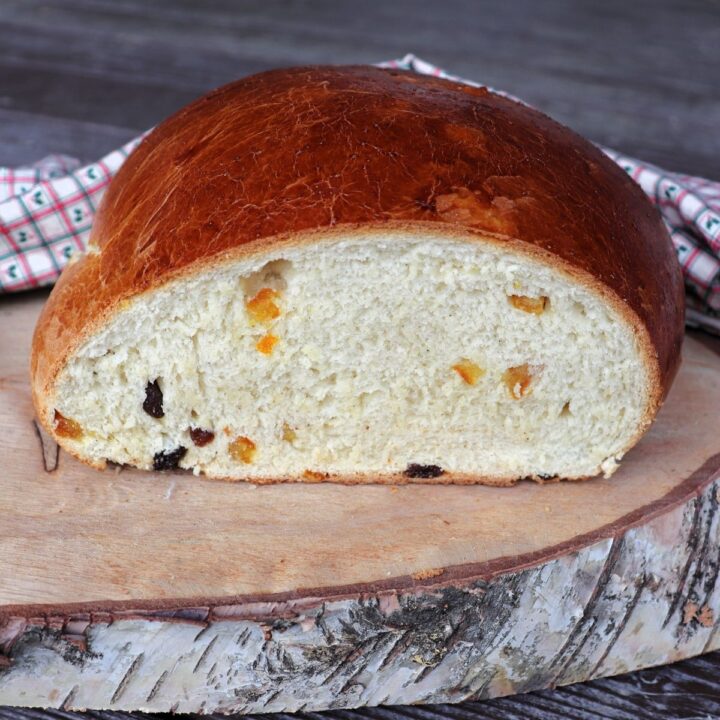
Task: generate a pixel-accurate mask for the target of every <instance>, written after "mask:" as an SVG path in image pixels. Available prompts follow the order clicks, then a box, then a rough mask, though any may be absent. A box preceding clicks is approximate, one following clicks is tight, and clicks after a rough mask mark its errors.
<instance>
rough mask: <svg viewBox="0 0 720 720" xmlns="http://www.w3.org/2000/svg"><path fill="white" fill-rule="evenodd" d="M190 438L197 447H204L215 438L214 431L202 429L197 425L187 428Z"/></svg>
mask: <svg viewBox="0 0 720 720" xmlns="http://www.w3.org/2000/svg"><path fill="white" fill-rule="evenodd" d="M188 432H189V433H190V438H191V439H192V441H193V443H194V444H195V445H196V446H197V447H205V446H206V445H209V444H210V443H211V442H212V441H213V440H214V439H215V433H214V432H213V431H212V430H203V429H202V428H199V427H190V428H188Z"/></svg>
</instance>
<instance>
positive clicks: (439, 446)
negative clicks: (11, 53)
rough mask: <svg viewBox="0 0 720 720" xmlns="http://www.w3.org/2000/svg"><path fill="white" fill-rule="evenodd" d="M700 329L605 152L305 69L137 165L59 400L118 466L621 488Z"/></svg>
mask: <svg viewBox="0 0 720 720" xmlns="http://www.w3.org/2000/svg"><path fill="white" fill-rule="evenodd" d="M682 332H683V288H682V280H681V275H680V271H679V268H678V264H677V261H676V258H675V254H674V251H673V248H672V245H671V242H670V239H669V237H668V234H667V232H666V230H665V229H664V227H663V225H662V222H661V220H660V217H659V215H658V213H657V212H656V211H655V209H654V208H653V207H652V206H651V204H650V202H649V201H648V200H647V199H646V198H645V196H644V194H643V193H642V191H641V190H640V189H639V188H638V187H637V186H636V185H635V184H634V183H633V182H632V180H630V179H629V178H628V177H627V176H626V175H625V173H624V172H623V171H622V170H621V169H620V168H618V167H616V166H615V164H614V163H612V162H611V161H610V160H609V159H607V158H606V157H605V156H604V155H603V154H602V153H601V152H600V151H599V150H598V149H596V148H595V147H594V146H593V145H591V144H590V143H589V142H587V141H585V140H583V139H582V138H580V137H579V136H577V135H576V134H575V133H573V132H571V131H570V130H568V129H567V128H565V127H563V126H562V125H559V124H558V123H556V122H554V121H553V120H551V119H550V118H548V117H546V116H545V115H543V114H541V113H539V112H537V111H535V110H532V109H530V108H528V107H525V106H523V105H521V104H518V103H515V102H512V101H510V100H507V99H505V98H503V97H499V96H498V95H495V94H493V93H490V92H488V91H486V90H483V89H476V88H472V87H468V86H465V85H461V84H457V83H453V82H449V81H445V80H440V79H436V78H427V77H420V76H416V75H412V74H409V73H407V72H403V71H393V70H380V69H375V68H371V67H309V68H295V69H290V70H277V71H273V72H267V73H263V74H260V75H256V76H254V77H249V78H246V79H244V80H240V81H239V82H235V83H233V84H231V85H227V86H225V87H222V88H220V89H219V90H216V91H214V92H212V93H210V94H209V95H206V96H205V97H203V98H201V99H200V100H198V101H196V102H194V103H192V104H191V105H189V106H188V107H186V108H184V109H182V110H181V111H180V112H178V113H177V114H176V115H174V116H173V117H171V118H170V119H169V120H166V121H165V122H163V123H162V124H161V125H159V126H158V127H157V128H156V129H155V130H153V132H151V133H150V135H149V136H148V137H147V138H146V139H145V140H144V141H143V142H142V144H141V145H140V146H139V147H138V149H137V150H135V152H134V153H132V155H131V156H130V158H129V159H128V160H127V162H126V163H125V165H124V166H123V167H122V169H121V170H120V172H119V173H118V175H117V177H116V178H115V179H114V180H113V182H112V183H111V185H110V188H109V189H108V191H107V194H106V196H105V198H104V199H103V202H102V205H101V208H100V210H99V213H98V216H97V219H96V222H95V226H94V228H93V231H92V237H91V240H90V246H89V249H88V251H87V253H85V254H84V255H82V256H80V257H78V258H77V259H75V260H74V261H73V262H71V264H70V265H69V266H68V268H67V269H66V270H65V271H64V272H63V274H62V277H61V278H60V281H59V282H58V284H57V285H56V287H55V289H54V290H53V292H52V294H51V295H50V299H49V301H48V302H47V305H46V306H45V308H44V310H43V312H42V315H41V317H40V319H39V321H38V325H37V328H36V331H35V336H34V341H33V349H32V387H33V395H34V402H35V407H36V410H37V413H38V416H39V418H40V420H41V422H42V424H43V425H44V426H45V427H46V428H47V430H48V431H49V432H50V433H52V435H53V436H54V437H55V439H56V440H57V442H58V443H59V444H60V445H61V446H62V447H63V448H64V449H65V450H67V451H68V452H69V453H71V454H72V455H74V456H75V457H77V458H79V459H80V460H82V461H83V462H86V463H88V464H90V465H93V466H95V467H97V468H102V467H104V466H105V465H106V462H108V461H111V462H113V463H121V464H129V465H133V466H137V467H139V468H146V469H153V468H155V469H158V470H162V469H172V468H187V469H192V470H193V471H195V473H204V474H205V475H208V476H210V477H215V478H226V479H234V480H241V479H244V480H250V481H253V482H277V481H297V482H317V481H322V480H328V481H336V482H344V483H360V482H390V483H394V482H408V481H411V482H457V483H491V484H510V483H512V482H514V481H516V480H518V479H520V478H532V479H535V480H547V479H557V478H582V477H588V476H593V475H596V474H598V473H604V474H605V475H606V476H608V475H610V474H611V473H612V472H613V471H614V470H615V469H616V468H617V467H618V463H619V461H620V459H621V457H622V456H623V454H624V453H625V452H626V451H627V450H628V449H629V448H630V447H632V446H633V445H634V444H635V443H636V442H637V441H638V439H639V438H640V437H641V436H642V434H643V433H644V432H645V431H646V430H647V428H648V426H649V425H650V423H651V422H652V420H653V418H654V416H655V414H656V413H657V411H658V409H659V407H660V405H661V404H662V402H663V400H664V398H665V396H666V394H667V392H668V389H669V387H670V384H671V382H672V380H673V377H674V375H675V372H676V370H677V367H678V364H679V361H680V346H681V340H682Z"/></svg>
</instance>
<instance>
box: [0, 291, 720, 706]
mask: <svg viewBox="0 0 720 720" xmlns="http://www.w3.org/2000/svg"><path fill="white" fill-rule="evenodd" d="M42 299H43V298H42V297H38V296H36V297H26V298H24V299H13V300H10V301H7V302H4V303H3V304H2V305H0V322H2V327H3V329H4V333H5V334H4V338H5V343H4V344H3V348H2V350H1V351H0V427H2V428H3V432H2V435H1V436H0V467H1V468H2V472H1V474H0V578H2V582H0V668H1V667H2V665H3V663H4V664H5V665H6V666H7V668H6V670H5V671H4V672H3V671H2V669H0V703H3V702H6V703H15V704H45V705H56V706H60V705H62V706H64V707H66V708H70V707H93V708H100V707H116V708H122V709H127V710H130V709H148V710H178V711H182V712H213V711H216V710H221V711H223V712H230V711H247V712H251V711H255V712H257V711H260V710H262V711H269V710H297V709H300V708H305V709H324V708H328V707H349V706H354V705H360V704H377V703H380V702H393V703H396V702H397V703H400V702H402V703H404V702H425V701H427V702H431V701H432V702H440V701H443V702H451V701H458V700H461V699H467V698H470V697H487V696H492V695H498V694H504V693H508V692H518V691H524V690H527V689H533V688H537V687H546V686H547V685H550V684H558V683H563V682H572V681H575V680H580V679H586V678H588V677H593V676H597V675H601V674H608V673H612V672H620V671H623V670H627V669H631V668H635V667H642V666H645V665H649V664H654V663H657V662H665V661H669V660H672V659H677V658H679V657H686V656H689V655H692V654H696V653H698V652H702V651H704V650H708V649H711V648H714V647H715V646H717V645H720V636H719V633H718V627H717V626H718V623H717V621H716V616H717V615H718V614H719V613H720V592H718V591H717V588H716V586H717V584H718V583H717V578H718V572H719V570H718V557H717V555H718V553H717V544H718V539H719V537H718V536H719V534H720V530H719V528H718V525H719V523H718V513H717V506H718V487H716V485H717V484H718V483H717V482H716V481H717V477H718V474H719V471H720V432H718V419H719V416H720V357H719V356H718V355H717V354H715V353H714V352H713V351H711V350H710V349H708V348H706V347H704V346H703V345H702V344H701V343H699V342H698V341H697V340H693V339H690V338H688V339H687V341H686V344H685V350H684V362H683V366H682V368H681V371H680V373H679V376H678V378H677V380H676V382H675V385H674V387H673V389H672V391H671V394H670V397H669V399H668V401H667V403H666V405H665V406H664V407H663V409H662V411H661V413H660V415H659V418H658V420H657V421H656V423H655V424H654V426H653V427H652V429H651V431H650V432H649V433H648V435H647V436H646V437H645V438H644V439H643V440H642V441H641V442H640V444H639V445H638V446H637V447H636V448H635V449H633V450H632V451H631V452H630V453H629V454H628V455H627V456H626V458H625V460H624V461H623V464H622V466H621V468H620V470H619V471H618V472H617V473H616V474H615V475H614V476H613V478H612V479H610V480H604V479H594V480H591V481H587V482H580V483H569V482H563V483H555V484H549V485H544V486H541V485H536V484H533V483H530V482H522V483H519V484H518V485H517V486H515V487H513V488H491V487H481V486H438V485H424V486H420V485H406V486H399V487H388V486H353V487H344V486H335V485H330V484H311V485H292V484H287V485H270V486H261V487H254V486H251V485H246V484H242V483H240V484H229V483H222V482H216V481H209V480H205V479H203V478H195V477H193V476H191V475H187V474H158V473H143V472H138V471H131V470H122V471H120V472H116V471H115V470H108V471H105V472H98V471H95V470H92V469H90V468H86V467H84V466H82V465H80V464H79V463H77V462H76V461H74V460H73V459H71V458H70V457H69V456H67V455H65V454H64V453H62V452H60V453H58V449H57V446H56V445H55V444H54V443H52V442H51V441H49V439H48V438H47V436H45V435H44V434H43V433H42V431H40V430H39V429H38V428H37V426H36V425H35V424H34V421H33V410H32V406H31V402H30V394H29V388H28V380H27V367H26V366H27V357H28V348H29V343H30V336H31V332H32V327H33V324H34V320H35V317H36V315H37V313H38V311H39V308H40V305H41V303H42ZM48 653H50V655H48ZM151 660H152V662H150V661H151ZM283 663H285V665H283ZM185 665H187V667H185ZM38 668H43V671H42V673H43V675H44V676H45V680H44V681H43V682H42V683H39V682H38V681H37V675H38ZM193 668H194V669H193ZM163 673H164V674H163ZM33 678H34V679H33ZM89 678H94V679H93V680H92V682H90V680H89ZM98 678H101V679H102V681H100V680H98ZM179 697H182V698H184V700H174V699H173V698H179Z"/></svg>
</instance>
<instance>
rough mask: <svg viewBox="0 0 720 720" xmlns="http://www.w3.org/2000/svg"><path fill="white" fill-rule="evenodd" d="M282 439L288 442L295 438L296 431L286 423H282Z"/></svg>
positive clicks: (293, 440)
mask: <svg viewBox="0 0 720 720" xmlns="http://www.w3.org/2000/svg"><path fill="white" fill-rule="evenodd" d="M282 439H283V440H284V441H285V442H289V443H291V442H295V441H296V440H297V433H296V432H295V430H293V428H291V427H290V426H289V425H288V424H287V423H283V432H282Z"/></svg>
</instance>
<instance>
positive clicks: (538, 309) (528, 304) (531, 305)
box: [509, 295, 548, 315]
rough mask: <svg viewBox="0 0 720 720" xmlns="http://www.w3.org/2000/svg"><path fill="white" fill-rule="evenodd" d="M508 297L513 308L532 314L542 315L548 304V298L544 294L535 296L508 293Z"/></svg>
mask: <svg viewBox="0 0 720 720" xmlns="http://www.w3.org/2000/svg"><path fill="white" fill-rule="evenodd" d="M509 299H510V304H511V305H512V306H513V307H514V308H517V309H518V310H522V311H523V312H526V313H532V314H533V315H542V314H543V312H545V308H546V307H547V304H548V299H547V298H546V297H545V296H544V295H541V296H540V297H537V298H532V297H527V295H510V296H509Z"/></svg>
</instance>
